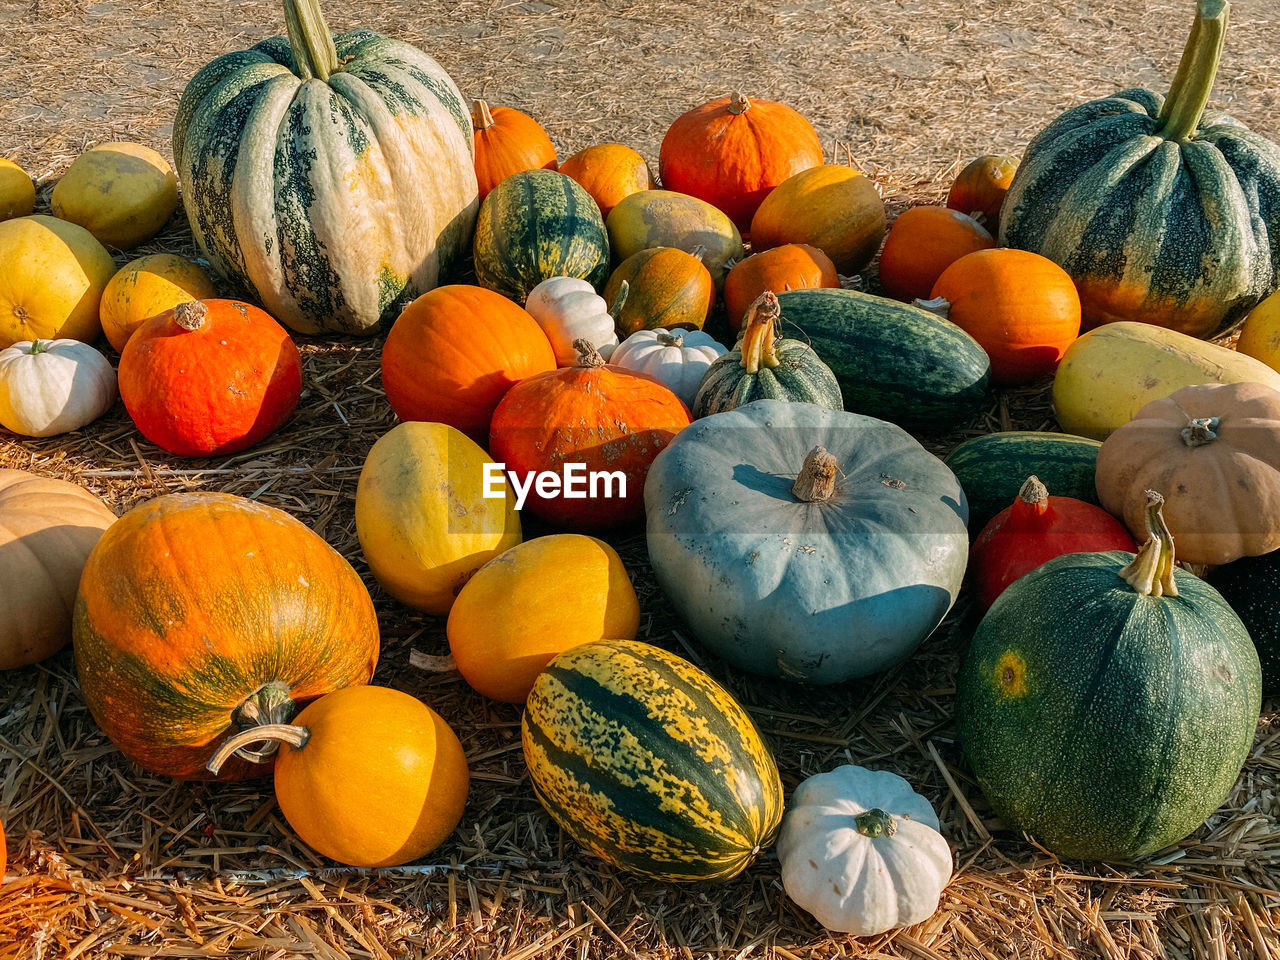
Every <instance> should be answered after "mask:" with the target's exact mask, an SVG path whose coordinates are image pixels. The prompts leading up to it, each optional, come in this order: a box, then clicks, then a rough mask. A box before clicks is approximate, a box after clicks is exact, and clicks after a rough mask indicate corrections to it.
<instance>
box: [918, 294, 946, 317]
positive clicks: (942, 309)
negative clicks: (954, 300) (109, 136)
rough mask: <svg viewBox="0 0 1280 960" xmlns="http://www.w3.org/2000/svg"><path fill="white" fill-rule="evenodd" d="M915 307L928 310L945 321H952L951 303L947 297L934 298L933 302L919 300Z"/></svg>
mask: <svg viewBox="0 0 1280 960" xmlns="http://www.w3.org/2000/svg"><path fill="white" fill-rule="evenodd" d="M913 306H916V307H919V308H920V309H921V310H928V311H929V312H930V313H932V314H934V315H935V316H939V317H941V318H942V319H943V320H950V319H951V301H950V300H948V299H947V298H946V297H934V298H933V299H932V300H920V299H917V300H916V302H915V303H914V304H913Z"/></svg>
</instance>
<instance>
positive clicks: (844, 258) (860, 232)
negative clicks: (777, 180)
mask: <svg viewBox="0 0 1280 960" xmlns="http://www.w3.org/2000/svg"><path fill="white" fill-rule="evenodd" d="M884 230H885V215H884V201H883V200H882V199H880V191H879V190H877V189H876V185H875V183H874V182H873V181H872V180H871V179H870V178H869V177H864V176H863V175H862V174H860V173H859V172H858V171H857V170H854V169H853V168H851V167H846V166H843V165H841V164H835V163H828V164H824V165H822V166H820V167H812V168H810V169H808V170H804V171H802V172H800V173H797V174H796V175H795V176H793V177H791V178H789V179H788V180H785V181H783V183H781V184H780V185H779V186H778V187H777V188H776V189H774V190H772V191H771V192H770V193H769V195H768V196H767V197H765V198H764V203H762V204H760V208H759V209H758V210H756V214H755V216H754V217H752V218H751V249H752V250H755V251H756V252H757V253H758V252H760V251H761V250H768V249H769V248H770V247H780V246H782V245H783V244H786V243H807V244H809V246H811V247H817V248H818V249H819V250H821V251H822V252H823V253H825V254H826V255H827V256H828V257H830V258H831V262H832V263H834V264H835V265H836V269H837V270H838V271H840V272H841V273H843V274H844V275H845V276H852V275H853V274H856V273H857V272H858V271H859V270H861V269H862V268H863V267H865V266H866V265H867V264H868V263H870V262H871V260H872V258H873V257H874V256H875V255H876V251H877V250H879V249H880V242H881V241H882V240H884Z"/></svg>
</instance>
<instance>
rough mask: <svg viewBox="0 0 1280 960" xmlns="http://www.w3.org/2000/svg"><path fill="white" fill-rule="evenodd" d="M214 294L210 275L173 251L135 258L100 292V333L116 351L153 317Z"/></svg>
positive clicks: (121, 348)
mask: <svg viewBox="0 0 1280 960" xmlns="http://www.w3.org/2000/svg"><path fill="white" fill-rule="evenodd" d="M217 295H218V292H217V291H216V290H215V289H214V288H213V281H212V280H210V279H209V275H208V274H207V273H205V272H204V271H203V270H202V269H200V267H198V266H196V265H195V264H194V263H192V262H191V261H190V260H187V259H184V258H183V257H179V256H177V255H175V254H172V253H153V254H151V255H149V256H146V257H138V259H136V260H131V261H130V262H129V263H126V264H125V265H124V266H123V267H121V268H120V270H119V272H118V273H116V275H115V276H114V277H112V278H111V280H110V281H109V282H108V283H107V288H106V289H105V290H103V291H102V302H101V304H100V305H99V308H98V314H99V317H100V318H101V320H102V332H103V333H104V334H106V337H107V340H108V342H110V344H111V346H113V347H115V349H116V352H117V353H119V352H121V351H122V350H124V345H125V344H126V343H128V342H129V338H130V337H131V336H133V331H135V330H137V329H138V328H139V327H140V326H142V325H143V323H145V322H146V321H148V320H150V319H151V318H152V317H158V316H159V315H160V314H162V313H167V312H168V311H170V310H172V309H173V308H174V307H176V306H177V305H178V304H180V303H190V302H191V301H193V300H212V299H213V298H214V297H216V296H217Z"/></svg>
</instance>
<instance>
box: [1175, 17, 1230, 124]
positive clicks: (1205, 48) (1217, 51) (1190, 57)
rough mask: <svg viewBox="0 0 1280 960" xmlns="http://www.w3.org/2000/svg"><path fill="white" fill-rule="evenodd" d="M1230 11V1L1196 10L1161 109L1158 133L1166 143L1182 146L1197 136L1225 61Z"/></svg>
mask: <svg viewBox="0 0 1280 960" xmlns="http://www.w3.org/2000/svg"><path fill="white" fill-rule="evenodd" d="M1230 7H1231V4H1229V3H1228V2H1227V0H1199V3H1198V4H1197V6H1196V19H1195V22H1194V23H1193V24H1192V26H1191V35H1190V36H1189V37H1188V38H1187V45H1186V47H1185V48H1184V49H1183V51H1182V60H1181V62H1180V63H1179V64H1178V72H1177V74H1176V75H1175V76H1174V78H1173V85H1172V86H1171V87H1170V88H1169V95H1168V96H1167V97H1166V98H1165V101H1164V106H1163V107H1161V108H1160V116H1159V117H1158V119H1159V121H1160V128H1159V130H1158V133H1159V134H1160V136H1162V137H1164V138H1165V139H1166V140H1173V141H1175V142H1179V143H1181V142H1182V141H1184V140H1187V139H1189V138H1190V137H1192V136H1194V135H1195V132H1196V127H1198V126H1199V125H1200V118H1201V117H1202V116H1204V109H1205V107H1206V106H1208V104H1209V94H1210V92H1211V91H1212V90H1213V81H1214V78H1215V77H1216V76H1217V73H1218V62H1219V61H1220V60H1221V59H1222V42H1223V40H1224V39H1225V38H1226V35H1227V11H1228V10H1229V9H1230Z"/></svg>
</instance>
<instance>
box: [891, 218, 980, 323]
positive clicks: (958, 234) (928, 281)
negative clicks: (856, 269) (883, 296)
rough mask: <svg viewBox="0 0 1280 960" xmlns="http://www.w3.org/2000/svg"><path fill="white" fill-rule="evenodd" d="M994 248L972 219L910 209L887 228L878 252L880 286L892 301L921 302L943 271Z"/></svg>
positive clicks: (927, 295)
mask: <svg viewBox="0 0 1280 960" xmlns="http://www.w3.org/2000/svg"><path fill="white" fill-rule="evenodd" d="M995 245H996V241H995V238H994V237H993V236H991V233H990V232H989V231H988V230H987V229H986V228H985V227H983V226H982V224H980V223H978V222H977V221H976V220H974V219H973V218H972V217H969V216H966V215H965V214H963V213H960V212H958V211H956V210H950V209H948V208H947V207H912V208H911V209H910V210H907V211H905V212H904V213H902V214H901V215H900V216H899V217H898V219H897V220H895V221H893V226H892V227H890V228H889V236H888V237H886V238H885V241H884V249H883V250H881V251H880V283H881V284H883V285H884V289H885V291H886V292H887V293H888V294H889V296H891V297H896V298H897V299H899V300H906V301H908V302H910V301H912V300H924V299H927V298H928V297H929V295H930V293H931V291H932V290H933V285H934V284H935V283H937V282H938V278H939V277H940V276H942V271H943V270H945V269H947V267H949V266H951V264H953V263H955V262H956V261H957V260H959V259H960V258H961V257H963V256H964V255H965V254H969V253H973V252H974V251H975V250H989V249H990V248H992V247H994V246H995Z"/></svg>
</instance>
